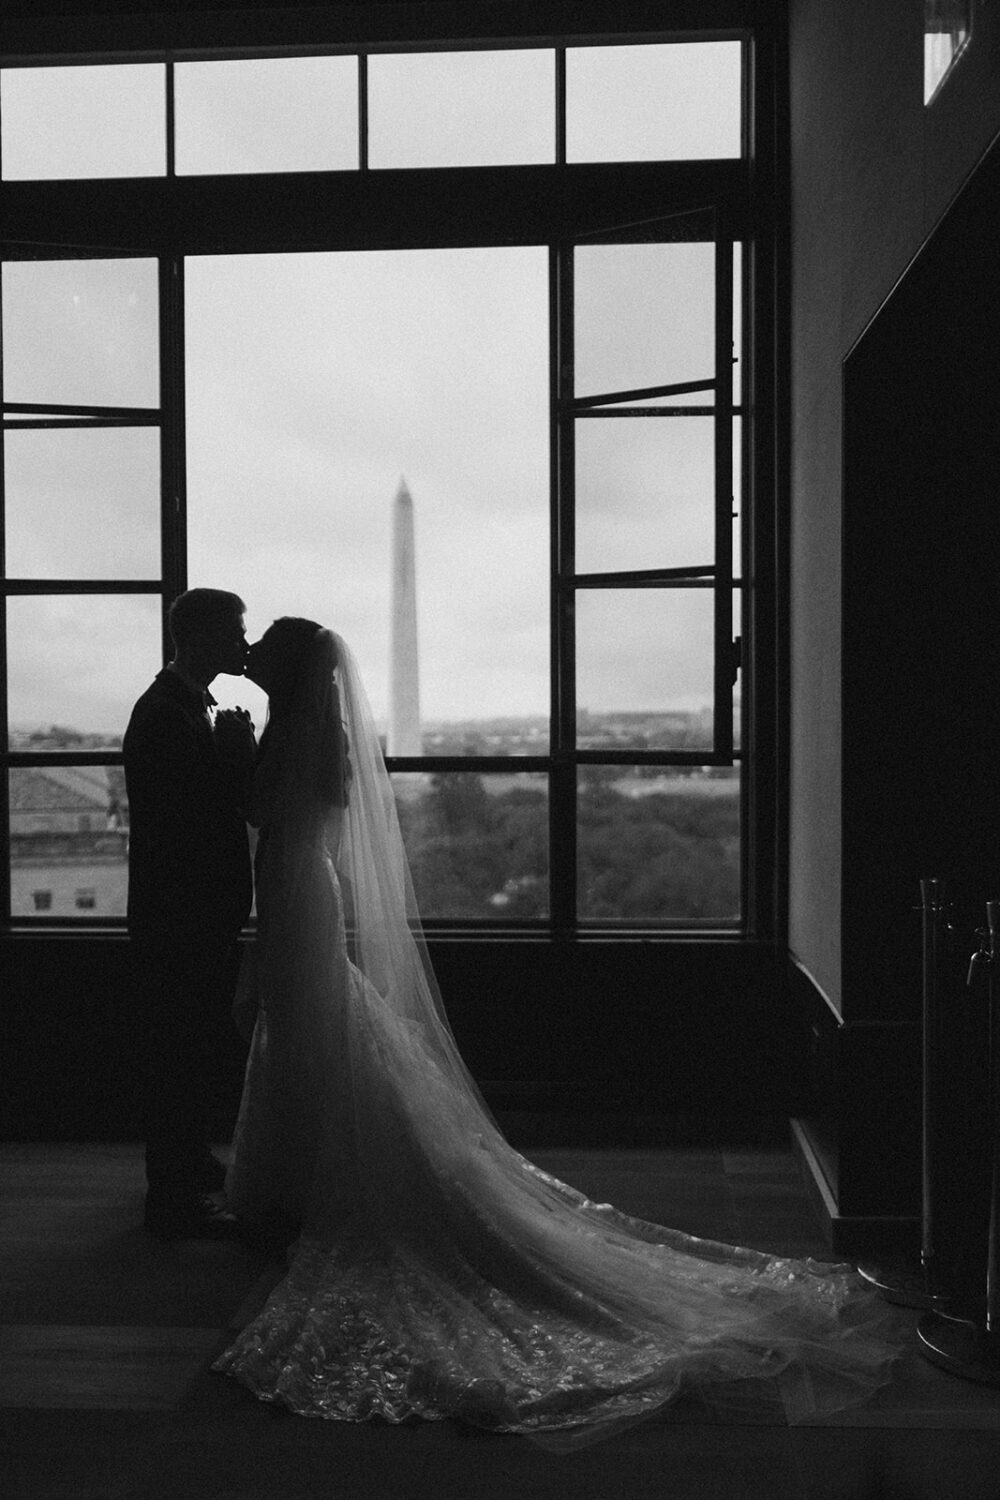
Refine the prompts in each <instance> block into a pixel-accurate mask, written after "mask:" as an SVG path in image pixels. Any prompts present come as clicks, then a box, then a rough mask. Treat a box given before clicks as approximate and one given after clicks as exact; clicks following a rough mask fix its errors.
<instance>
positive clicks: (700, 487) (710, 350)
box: [551, 209, 741, 922]
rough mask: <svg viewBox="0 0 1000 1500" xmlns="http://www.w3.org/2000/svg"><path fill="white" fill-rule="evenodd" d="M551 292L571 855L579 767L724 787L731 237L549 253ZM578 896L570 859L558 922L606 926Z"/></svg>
mask: <svg viewBox="0 0 1000 1500" xmlns="http://www.w3.org/2000/svg"><path fill="white" fill-rule="evenodd" d="M554 284H555V287H556V293H555V298H554V303H555V312H554V323H555V331H556V336H555V346H556V347H555V351H554V355H553V386H554V423H555V426H556V432H557V440H556V444H555V455H556V456H555V465H556V471H557V472H556V476H555V478H556V482H555V486H554V489H555V506H556V510H557V514H556V518H555V526H554V528H553V554H554V567H553V576H554V585H555V586H554V598H553V627H552V639H553V707H552V712H553V749H554V757H553V768H552V799H551V806H552V825H553V827H552V833H553V840H554V841H555V840H561V841H563V844H564V846H565V845H566V844H571V845H572V843H573V841H575V840H576V839H577V838H578V837H579V835H580V831H581V828H582V823H581V818H580V811H579V808H580V799H581V795H582V791H583V788H584V785H585V777H586V776H587V772H586V770H585V769H584V768H588V767H590V768H598V767H604V768H607V770H606V774H607V776H608V777H611V776H614V775H621V774H624V773H625V772H626V771H628V772H630V773H631V774H632V775H633V776H647V777H653V776H655V775H656V774H658V772H659V773H662V774H664V775H666V774H668V773H669V768H671V767H673V768H678V769H677V770H676V772H675V773H674V774H676V775H677V776H678V777H679V778H681V777H686V776H690V775H691V774H693V772H694V770H695V768H697V769H698V772H699V774H702V775H704V774H720V773H719V772H716V771H712V770H711V768H723V767H732V768H733V776H734V778H736V768H735V763H736V761H738V759H739V750H738V747H737V740H736V736H735V735H734V697H733V691H734V685H735V682H736V678H737V674H738V671H739V660H740V641H739V639H738V638H737V637H736V635H735V632H734V614H736V615H737V616H738V609H737V608H736V607H735V606H734V601H736V600H738V596H739V588H740V580H739V579H738V578H737V577H735V576H734V553H735V554H737V555H738V553H739V544H738V533H737V532H736V530H735V528H734V521H735V519H736V511H735V506H734V478H735V472H734V471H735V469H736V468H737V467H741V463H740V447H741V443H740V428H741V423H740V420H739V411H738V408H737V406H736V405H735V403H734V366H735V364H736V350H737V348H738V330H737V328H736V327H735V322H734V300H735V299H734V244H733V237H732V234H731V232H730V233H729V234H726V233H725V232H723V230H722V227H721V218H720V215H719V214H718V213H717V212H716V211H715V210H713V209H706V210H697V211H692V212H685V213H680V214H675V215H671V216H669V217H664V218H659V219H652V220H648V221H644V222H641V223H636V224H628V225H624V226H622V227H620V228H617V229H613V230H608V231H602V232H600V233H595V234H591V235H587V236H585V237H582V238H580V239H578V240H576V241H574V242H573V243H572V244H568V245H565V246H562V247H560V248H558V249H557V250H556V251H555V252H554ZM626 664H627V669H626ZM626 682H628V683H630V684H631V686H629V687H628V688H626V687H623V686H621V684H624V683H626ZM615 694H618V697H617V698H616V697H615ZM629 694H631V695H632V696H631V698H629V697H628V695H629ZM693 700H696V701H697V704H698V709H697V711H696V712H695V713H694V714H692V712H691V708H692V702H693ZM682 710H683V711H684V718H685V722H684V728H683V731H682V732H681V731H680V730H679V728H678V726H679V724H680V722H681V717H680V716H681V712H682ZM679 768H687V769H685V770H681V769H679ZM589 774H590V776H591V777H593V776H594V775H595V774H596V775H598V776H599V775H600V772H595V771H591V772H590V773H589ZM722 774H724V773H722ZM732 788H733V790H734V791H735V793H736V795H737V797H738V795H739V792H738V780H737V779H734V781H733V783H732ZM574 806H576V808H577V812H576V814H574V812H573V808H574ZM581 856H582V851H581ZM574 870H575V872H576V888H574V885H573V883H572V879H571V874H572V872H573V871H574ZM585 884H586V882H585V879H584V875H583V866H582V863H581V858H577V859H574V860H571V861H568V862H567V878H566V880H565V881H564V882H563V886H562V889H561V890H558V891H556V892H554V906H555V907H556V909H557V912H561V914H562V915H563V917H564V919H570V914H571V913H572V919H573V920H579V921H582V922H586V920H587V918H588V916H591V915H593V916H595V917H597V916H606V915H607V909H606V908H604V909H602V908H600V906H599V904H598V906H597V907H596V908H595V909H593V910H592V911H590V910H588V905H590V906H592V907H593V906H594V903H593V902H588V895H587V891H586V890H585V889H584V886H585ZM733 915H735V912H734V913H733Z"/></svg>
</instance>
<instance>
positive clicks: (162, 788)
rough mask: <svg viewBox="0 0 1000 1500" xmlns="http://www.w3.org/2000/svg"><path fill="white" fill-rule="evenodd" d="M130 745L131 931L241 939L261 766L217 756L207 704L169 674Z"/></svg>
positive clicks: (137, 722)
mask: <svg viewBox="0 0 1000 1500" xmlns="http://www.w3.org/2000/svg"><path fill="white" fill-rule="evenodd" d="M122 749H123V756H124V761H125V785H126V788H127V790H128V802H129V859H128V864H129V880H128V926H129V933H130V934H131V936H133V937H135V938H141V939H147V940H153V941H168V942H178V941H180V942H191V941H199V940H208V941H214V942H218V941H226V940H228V939H235V938H236V937H237V936H238V935H239V931H240V928H241V927H242V926H243V924H244V922H245V921H246V919H247V917H248V916H249V914H250V907H251V903H252V900H253V875H252V872H251V866H250V850H249V843H248V839H247V827H246V804H247V798H248V792H249V781H250V770H251V765H250V764H249V763H248V764H246V765H243V766H236V765H232V764H229V763H227V762H226V761H225V760H223V759H222V758H221V757H220V756H219V755H217V753H216V747H215V742H214V738H213V734H212V726H211V724H210V722H209V719H208V716H207V714H206V710H205V704H204V700H203V699H202V698H201V697H199V696H198V695H197V694H195V693H193V692H192V691H191V690H190V688H188V687H186V686H185V684H184V683H183V682H182V681H181V679H180V678H179V677H178V676H177V674H176V673H175V672H170V671H167V670H166V669H164V670H163V671H162V672H160V673H159V674H158V675H157V677H156V678H155V679H154V680H153V682H152V684H151V685H150V687H148V688H147V689H146V691H145V692H144V693H143V695H142V697H141V698H140V699H139V701H138V702H137V703H136V705H135V707H134V708H133V710H132V717H131V718H130V720H129V724H128V728H127V730H126V731H125V739H124V741H123V746H122Z"/></svg>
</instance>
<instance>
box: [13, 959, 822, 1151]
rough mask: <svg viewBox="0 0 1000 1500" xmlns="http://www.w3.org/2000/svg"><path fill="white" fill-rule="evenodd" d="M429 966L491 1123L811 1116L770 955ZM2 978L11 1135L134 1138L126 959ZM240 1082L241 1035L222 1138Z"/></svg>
mask: <svg viewBox="0 0 1000 1500" xmlns="http://www.w3.org/2000/svg"><path fill="white" fill-rule="evenodd" d="M432 959H433V962H434V965H435V970H436V972H437V974H438V977H439V980H440V984H441V989H442V993H443V995H444V998H445V1003H446V1006H447V1009H448V1013H449V1017H450V1019H451V1022H452V1025H453V1027H454V1030H455V1033H456V1036H457V1038H458V1042H459V1045H460V1047H461V1049H462V1052H463V1055H464V1057H465V1058H466V1061H467V1062H468V1064H469V1066H470V1069H471V1071H472V1072H473V1074H474V1076H475V1077H476V1078H477V1080H478V1081H479V1082H480V1084H481V1085H482V1087H483V1089H484V1092H485V1093H486V1095H487V1098H488V1099H489V1101H490V1103H491V1104H492V1105H493V1107H494V1108H496V1109H498V1110H501V1111H515V1112H519V1111H520V1112H523V1111H534V1112H543V1113H544V1112H549V1111H552V1110H557V1111H567V1110H569V1111H570V1112H572V1113H574V1114H575V1115H576V1116H577V1119H578V1131H577V1138H578V1139H580V1140H583V1139H585V1137H586V1134H587V1131H588V1129H589V1128H590V1125H592V1126H593V1129H594V1131H595V1132H597V1131H598V1128H599V1134H600V1135H601V1136H603V1137H606V1136H607V1134H608V1133H609V1132H610V1133H611V1134H612V1135H613V1134H614V1123H615V1121H616V1120H617V1121H618V1122H619V1123H620V1124H622V1125H623V1126H624V1125H626V1124H627V1121H628V1118H629V1117H630V1116H634V1115H635V1114H636V1113H637V1112H639V1113H642V1112H655V1113H664V1114H676V1113H698V1114H705V1113H717V1114H730V1115H731V1114H733V1113H734V1112H738V1113H742V1114H748V1115H788V1114H790V1113H794V1112H795V1111H796V1110H797V1109H799V1108H801V1107H802V1105H803V1100H802V1098H801V1096H800V1095H799V1093H798V1092H797V1086H796V1084H795V1082H794V1080H795V1079H796V1078H798V1077H800V1076H801V1073H802V1068H801V1061H802V1058H801V1046H800V1044H799V1041H798V1038H797V1036H796V1033H795V1030H794V1028H793V1027H792V1026H790V1024H789V1011H788V1006H787V1002H786V1000H785V998H784V989H783V986H782V984H781V983H780V982H779V976H778V975H777V974H776V972H775V962H774V957H773V953H770V952H768V950H767V949H765V948H764V947H758V946H755V945H749V944H742V943H732V944H729V943H712V942H708V943H690V944H688V943H679V944H676V945H665V944H658V943H644V942H638V941H637V942H623V943H602V942H594V943H587V942H582V943H578V944H573V945H567V946H566V947H565V948H552V947H550V946H548V945H547V944H544V943H537V944H536V943H531V942H527V943H522V942H507V943H504V942H481V943H474V944H473V943H469V942H437V943H435V944H433V945H432ZM0 961H2V962H3V965H4V969H5V972H6V974H7V976H8V982H7V985H6V994H5V1004H4V1009H3V1014H2V1020H0V1028H2V1030H0V1047H2V1052H3V1057H4V1065H5V1066H4V1072H5V1087H4V1099H3V1106H2V1109H3V1116H4V1118H3V1123H2V1128H3V1132H4V1134H6V1135H7V1136H9V1137H13V1138H21V1139H40V1138H49V1139H53V1138H64V1139H100V1138H122V1137H123V1136H124V1137H128V1136H134V1135H135V1134H136V1133H137V1130H138V1116H137V1100H136V1097H135V1091H134V1088H133V1069H132V1064H131V1049H132V1039H131V1035H130V1021H131V977H130V972H129V963H128V944H127V942H126V941H125V940H124V939H118V938H111V937H104V938H99V937H98V938H95V937H75V938H69V937H66V938H62V937H53V938H49V939H47V940H45V941H40V940H37V939H34V940H32V939H30V938H22V939H18V938H12V939H10V940H8V941H7V942H6V943H5V944H4V945H3V948H2V950H0ZM241 1083H242V1053H241V1047H240V1045H239V1043H238V1042H237V1041H236V1038H235V1036H234V1040H233V1047H232V1051H231V1054H230V1056H229V1058H228V1059H227V1061H226V1065H225V1069H224V1075H223V1076H222V1077H221V1078H220V1084H219V1129H220V1132H223V1133H224V1132H225V1130H226V1129H227V1128H228V1125H229V1124H231V1122H232V1118H233V1115H234V1113H235V1109H236V1105H237V1103H238V1100H239V1091H240V1087H241ZM588 1117H589V1119H590V1125H588ZM598 1117H600V1118H598Z"/></svg>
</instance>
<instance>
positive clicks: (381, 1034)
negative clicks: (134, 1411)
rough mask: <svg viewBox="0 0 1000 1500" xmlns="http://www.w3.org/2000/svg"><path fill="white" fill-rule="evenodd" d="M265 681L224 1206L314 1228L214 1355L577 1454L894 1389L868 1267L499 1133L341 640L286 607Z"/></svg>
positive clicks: (262, 1380)
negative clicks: (461, 1034)
mask: <svg viewBox="0 0 1000 1500" xmlns="http://www.w3.org/2000/svg"><path fill="white" fill-rule="evenodd" d="M247 675H248V676H250V677H252V678H253V679H254V680H255V681H256V682H258V683H259V684H260V685H261V686H262V687H263V688H264V690H265V691H266V692H267V693H268V696H269V704H270V710H269V718H268V723H267V726H266V728H265V731H264V734H263V736H262V739H261V745H260V751H259V755H258V764H257V771H256V776H255V785H254V796H253V816H252V821H253V822H254V823H256V824H257V825H258V828H259V835H258V848H257V861H256V875H257V886H256V889H257V909H258V937H257V942H256V945H255V956H254V960H253V962H252V964H251V965H250V966H249V967H248V969H247V971H246V973H245V976H244V982H243V989H242V1000H241V1002H240V1003H241V1004H242V1006H243V1008H244V1010H245V1011H249V1012H250V1013H251V1021H252V1013H253V1012H254V1011H255V1014H256V1020H255V1021H252V1024H253V1039H252V1043H251V1050H250V1056H249V1060H248V1064H247V1074H246V1081H245V1086H244V1092H243V1100H242V1104H241V1108H240V1115H239V1120H238V1123H237V1127H236V1132H235V1135H234V1141H233V1158H232V1164H231V1166H230V1169H229V1174H228V1179H227V1196H228V1200H229V1206H230V1207H231V1208H232V1209H233V1210H234V1211H235V1212H236V1213H237V1214H239V1215H240V1216H241V1218H243V1219H244V1220H245V1221H246V1222H247V1223H248V1224H249V1225H251V1226H254V1225H256V1226H259V1227H260V1228H261V1229H262V1231H264V1232H266V1231H267V1230H268V1228H269V1227H275V1228H276V1229H277V1231H278V1232H279V1233H282V1232H283V1233H284V1237H285V1238H286V1239H288V1238H290V1237H295V1238H294V1243H292V1244H291V1246H290V1248H289V1251H288V1269H287V1274H285V1276H284V1278H283V1279H282V1280H281V1281H280V1282H279V1284H278V1285H277V1286H276V1287H275V1289H274V1291H273V1292H272V1293H271V1295H270V1297H269V1299H268V1301H267V1303H266V1305H265V1306H264V1307H263V1309H262V1310H261V1311H260V1312H259V1313H258V1314H257V1316H256V1317H254V1318H253V1319H252V1320H251V1322H250V1323H249V1324H248V1325H247V1327H246V1328H244V1329H243V1330H242V1332H241V1333H240V1334H239V1336H238V1337H237V1338H236V1340H235V1342H234V1343H233V1344H232V1345H231V1347H229V1348H228V1349H227V1350H226V1351H225V1352H224V1353H223V1354H222V1355H221V1356H220V1357H219V1359H218V1360H217V1361H216V1362H215V1365H214V1368H215V1369H217V1370H220V1371H223V1372H225V1373H227V1374H229V1375H232V1376H234V1377H236V1378H237V1379H239V1380H241V1381H242V1382H243V1383H244V1384H245V1385H247V1386H248V1387H249V1388H250V1389H251V1390H252V1391H253V1392H254V1393H255V1394H256V1395H258V1396H259V1397H261V1398H262V1399H265V1400H270V1401H276V1402H280V1403H282V1404H284V1405H285V1406H287V1407H289V1408H290V1409H291V1410H292V1411H295V1412H298V1413H302V1414H304V1415H313V1416H321V1417H327V1418H336V1419H340V1420H347V1421H362V1420H366V1419H368V1418H371V1417H381V1418H383V1419H386V1420H388V1421H391V1422H401V1421H403V1420H406V1419H407V1418H414V1417H422V1418H427V1419H431V1420H433V1419H440V1418H444V1417H458V1418H461V1419H464V1420H465V1421H468V1422H470V1423H474V1424H476V1425H478V1426H481V1427H486V1428H489V1429H491V1430H493V1431H498V1432H513V1433H523V1434H526V1435H528V1436H530V1437H532V1438H534V1439H536V1440H537V1441H539V1442H541V1443H544V1444H546V1445H548V1446H550V1447H553V1448H557V1449H558V1448H571V1447H574V1446H578V1445H581V1444H583V1443H586V1442H590V1441H593V1440H595V1439H596V1438H599V1437H606V1436H608V1435H610V1434H611V1433H613V1432H615V1431H616V1430H619V1429H621V1428H623V1427H626V1426H629V1425H631V1424H633V1423H636V1422H639V1421H642V1420H645V1419H647V1418H649V1417H650V1416H651V1415H653V1414H655V1413H656V1412H657V1411H658V1410H660V1409H661V1408H663V1407H664V1406H666V1405H667V1404H668V1403H670V1402H671V1401H673V1400H674V1399H675V1398H676V1397H677V1396H678V1394H679V1393H680V1392H681V1391H687V1390H692V1389H694V1390H701V1391H705V1390H707V1389H708V1388H710V1387H715V1388H722V1387H726V1386H729V1383H730V1382H733V1381H744V1380H753V1379H757V1378H761V1377H769V1378H773V1377H776V1376H779V1375H780V1376H782V1377H783V1382H784V1383H785V1384H788V1383H790V1382H791V1383H793V1384H794V1388H795V1389H796V1390H797V1391H798V1392H799V1397H800V1400H801V1402H802V1404H803V1408H804V1409H805V1408H808V1409H809V1410H815V1409H817V1408H822V1407H836V1406H838V1405H846V1404H848V1403H850V1402H851V1401H855V1400H858V1399H860V1398H861V1397H863V1396H864V1395H865V1394H867V1393H868V1392H870V1391H871V1390H873V1389H874V1388H875V1387H877V1386H878V1385H880V1384H882V1383H884V1381H885V1380H886V1379H887V1371H888V1368H889V1364H890V1361H891V1360H892V1358H893V1357H894V1354H895V1353H896V1352H897V1351H896V1350H895V1349H894V1347H893V1344H892V1341H891V1339H890V1338H889V1337H888V1336H887V1335H886V1334H885V1333H884V1329H883V1325H884V1320H885V1308H884V1304H882V1303H881V1302H880V1300H879V1299H878V1298H877V1295H875V1294H873V1293H872V1292H871V1290H870V1289H869V1288H868V1287H867V1285H866V1284H865V1283H864V1282H863V1281H862V1280H861V1278H860V1277H858V1276H857V1275H856V1274H855V1273H854V1272H853V1271H852V1270H851V1268H850V1267H847V1266H843V1265H823V1264H819V1263H816V1262H813V1261H809V1260H790V1259H784V1258H781V1257H777V1256H771V1255H767V1254H763V1253H760V1252H758V1251H754V1250H748V1249H741V1248H739V1247H736V1246H731V1245H723V1244H719V1243H716V1242H714V1241H709V1240H702V1239H696V1238H693V1237H691V1236H688V1235H686V1234H683V1233H681V1232H680V1231H678V1230H673V1229H669V1228H665V1227H663V1226H660V1225H655V1224H650V1223H646V1222H644V1221H642V1220H639V1219H635V1218H630V1217H628V1216H627V1215H626V1214H624V1213H621V1212H619V1211H618V1210H616V1209H615V1208H614V1207H612V1206H611V1205H610V1204H607V1203H594V1202H591V1201H590V1200H588V1199H587V1198H585V1197H584V1196H583V1195H582V1194H581V1193H579V1192H577V1191H576V1190H575V1189H574V1188H572V1187H570V1186H568V1185H566V1184H564V1183H562V1182H559V1181H557V1180H556V1179H555V1178H553V1177H552V1176H550V1175H548V1174H547V1173H545V1172H544V1171H542V1170H541V1169H540V1168H538V1167H536V1166H534V1165H533V1164H532V1163H531V1162H529V1161H527V1160H526V1159H525V1158H524V1157H522V1156H521V1155H520V1154H519V1153H518V1152H517V1151H515V1150H514V1149H513V1148H512V1147H511V1146H510V1145H509V1144H508V1143H507V1141H506V1140H505V1139H504V1137H503V1135H502V1134H501V1132H500V1130H499V1129H498V1127H497V1125H496V1124H495V1123H494V1121H493V1119H492V1118H491V1116H490V1114H489V1112H488V1110H487V1108H486V1106H485V1104H484V1102H483V1100H482V1098H481V1097H480V1094H479V1091H478V1089H477V1087H476V1085H475V1083H474V1081H473V1079H472V1077H471V1075H470V1074H469V1072H468V1070H467V1069H466V1067H465V1065H464V1063H463V1061H462V1059H461V1056H460V1055H459V1052H458V1049H457V1046H456V1044H455V1041H454V1038H453V1036H452V1033H451V1029H450V1027H449V1025H448V1021H447V1017H446V1015H445V1011H444V1007H443V1005H442V1002H441V997H440V995H439V992H438V988H437V984H436V982H435V978H434V973H433V969H432V967H431V964H430V962H429V959H428V956H427V952H426V948H425V945H424V942H423V938H422V934H421V929H420V923H419V915H418V912H417V907H416V902H415V900H414V895H413V889H412V885H411V882H410V877H409V872H408V866H407V862H406V857H405V853H404V850H403V843H402V839H401V836H400V831H399V825H398V822H397V819H396V811H395V804H394V800H393V794H392V788H391V785H390V781H389V777H388V774H387V772H386V768H385V765H384V762H383V758H382V753H381V749H380V745H379V740H378V736H377V733H376V728H375V724H374V722H373V719H372V716H371V713H370V710H369V707H368V704H367V701H366V698H365V695H364V692H363V689H362V687H361V683H360V680H359V677H358V672H357V668H356V665H355V663H354V660H353V657H352V655H351V653H350V651H349V649H348V648H347V646H346V645H345V643H344V642H343V641H342V640H341V639H340V638H339V637H338V636H337V635H335V634H333V633H332V632H331V631H329V630H327V629H324V628H322V627H321V626H319V625H317V624H316V623H315V622H313V621H307V620H299V619H291V618H285V619H281V620H277V621H275V623H274V624H273V625H272V626H271V627H270V628H269V629H268V630H267V631H266V632H265V634H264V636H263V637H262V638H261V640H260V641H258V642H257V643H256V644H255V645H254V646H252V647H251V648H250V653H249V658H248V662H247Z"/></svg>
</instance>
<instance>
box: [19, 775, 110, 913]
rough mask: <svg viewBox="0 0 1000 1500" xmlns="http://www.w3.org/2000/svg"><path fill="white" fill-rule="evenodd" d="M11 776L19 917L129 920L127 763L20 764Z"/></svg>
mask: <svg viewBox="0 0 1000 1500" xmlns="http://www.w3.org/2000/svg"><path fill="white" fill-rule="evenodd" d="M9 777H10V883H11V912H12V915H13V916H15V917H33V916H47V917H77V916H92V917H123V916H124V915H125V900H126V896H127V893H128V807H127V803H126V800H125V775H124V772H123V771H122V768H121V767H120V766H66V765H59V766H19V767H15V768H14V769H13V770H11V771H10V772H9Z"/></svg>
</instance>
